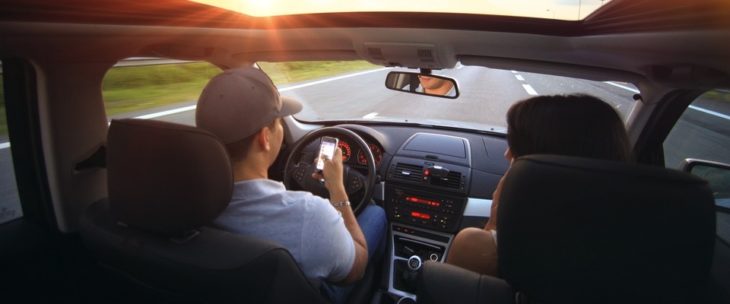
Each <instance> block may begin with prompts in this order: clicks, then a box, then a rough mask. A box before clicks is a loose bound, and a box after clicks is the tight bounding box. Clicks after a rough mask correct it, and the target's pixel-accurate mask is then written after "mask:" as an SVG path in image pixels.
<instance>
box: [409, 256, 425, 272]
mask: <svg viewBox="0 0 730 304" xmlns="http://www.w3.org/2000/svg"><path fill="white" fill-rule="evenodd" d="M421 265H423V262H421V257H419V256H417V255H414V256H411V257H410V258H408V269H410V270H412V271H416V270H418V269H420V268H421Z"/></svg>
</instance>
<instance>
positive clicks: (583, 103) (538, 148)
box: [507, 95, 631, 161]
mask: <svg viewBox="0 0 730 304" xmlns="http://www.w3.org/2000/svg"><path fill="white" fill-rule="evenodd" d="M507 143H508V144H509V147H510V150H511V152H512V155H513V156H514V157H520V156H523V155H528V154H538V153H539V154H558V155H569V156H579V157H588V158H597V159H607V160H618V161H628V160H631V152H630V150H629V138H628V135H627V133H626V128H624V124H623V122H622V121H621V118H619V116H618V114H617V113H616V111H615V110H614V109H613V108H612V107H611V106H610V105H608V104H607V103H605V102H604V101H602V100H600V99H598V98H596V97H593V96H589V95H555V96H538V97H533V98H529V99H526V100H523V101H520V102H518V103H516V104H514V105H512V107H510V109H509V111H508V112H507Z"/></svg>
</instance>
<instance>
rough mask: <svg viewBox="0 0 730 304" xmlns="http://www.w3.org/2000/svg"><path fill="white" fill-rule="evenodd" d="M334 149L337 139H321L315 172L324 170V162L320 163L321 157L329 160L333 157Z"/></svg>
mask: <svg viewBox="0 0 730 304" xmlns="http://www.w3.org/2000/svg"><path fill="white" fill-rule="evenodd" d="M336 147H337V138H334V137H322V144H321V145H320V146H319V157H317V170H322V169H324V161H322V157H327V158H329V159H331V158H332V157H333V156H334V155H335V148H336Z"/></svg>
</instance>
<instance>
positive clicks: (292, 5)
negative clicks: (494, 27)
mask: <svg viewBox="0 0 730 304" xmlns="http://www.w3.org/2000/svg"><path fill="white" fill-rule="evenodd" d="M609 1H610V0H486V1H474V0H449V1H444V0H420V1H418V2H413V1H390V0H368V1H341V0H269V1H261V0H193V2H199V3H203V4H207V5H212V6H216V7H220V8H224V9H228V10H231V11H235V12H239V13H242V14H245V15H249V16H255V17H270V16H281V15H298V14H312V13H343V12H419V13H461V14H482V15H501V16H517V17H530V18H544V19H559V20H581V19H584V18H585V17H586V16H588V15H590V14H591V13H592V12H593V11H595V10H596V9H598V8H600V7H601V6H603V5H604V4H606V3H608V2H609Z"/></svg>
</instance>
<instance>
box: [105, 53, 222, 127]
mask: <svg viewBox="0 0 730 304" xmlns="http://www.w3.org/2000/svg"><path fill="white" fill-rule="evenodd" d="M220 72H221V70H220V69H219V68H218V67H216V66H214V65H212V64H210V63H207V62H188V61H180V60H172V59H164V58H128V59H125V60H122V61H120V62H119V63H117V65H115V66H114V67H113V68H111V69H110V70H109V71H108V72H107V73H106V75H105V76H104V80H103V82H102V94H103V97H104V107H105V109H106V115H107V118H108V119H109V120H111V119H115V118H141V119H158V120H165V121H170V122H174V123H180V124H187V125H194V124H195V111H194V110H195V104H196V102H197V100H198V97H199V96H200V93H201V92H202V90H203V88H204V87H205V84H206V83H208V80H210V79H211V78H213V76H215V75H216V74H218V73H220Z"/></svg>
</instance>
